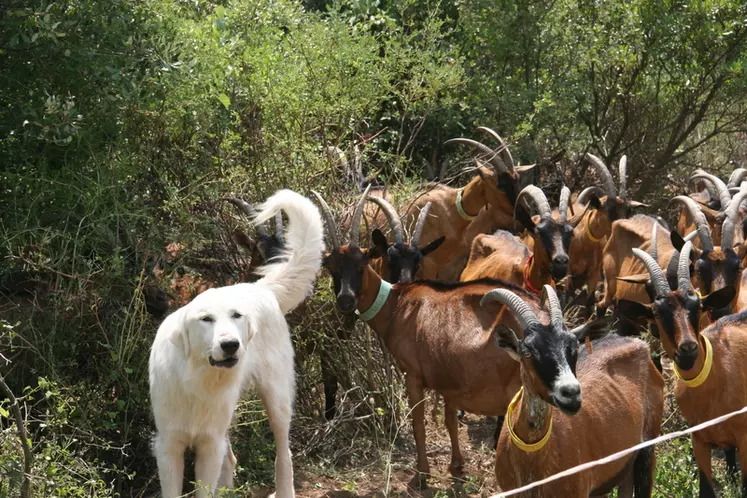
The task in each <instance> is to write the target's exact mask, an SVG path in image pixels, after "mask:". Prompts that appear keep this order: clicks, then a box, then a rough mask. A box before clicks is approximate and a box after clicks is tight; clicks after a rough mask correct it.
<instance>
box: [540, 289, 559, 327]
mask: <svg viewBox="0 0 747 498" xmlns="http://www.w3.org/2000/svg"><path fill="white" fill-rule="evenodd" d="M545 302H547V303H548V304H549V307H548V308H549V309H548V311H549V312H550V325H552V327H553V328H554V329H562V328H563V308H561V307H560V300H559V299H558V295H557V294H556V293H555V289H553V288H552V286H551V285H547V284H545V285H544V286H543V287H542V297H541V298H540V303H541V304H542V305H543V306H544V304H545Z"/></svg>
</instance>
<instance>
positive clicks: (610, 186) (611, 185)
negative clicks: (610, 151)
mask: <svg viewBox="0 0 747 498" xmlns="http://www.w3.org/2000/svg"><path fill="white" fill-rule="evenodd" d="M586 160H587V161H589V163H590V164H591V165H592V166H593V167H594V169H596V170H597V174H598V175H599V177H600V178H601V179H602V184H603V185H604V191H605V192H606V194H607V197H610V198H613V199H614V198H615V197H617V190H615V182H613V181H612V175H611V174H610V170H609V169H607V166H605V165H604V163H603V162H602V160H601V159H599V158H598V157H597V156H595V155H594V154H591V153H589V152H587V153H586Z"/></svg>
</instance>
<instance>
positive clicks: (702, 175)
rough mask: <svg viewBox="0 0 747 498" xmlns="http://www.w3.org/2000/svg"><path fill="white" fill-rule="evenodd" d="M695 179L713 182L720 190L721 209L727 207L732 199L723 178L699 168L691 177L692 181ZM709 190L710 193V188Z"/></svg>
mask: <svg viewBox="0 0 747 498" xmlns="http://www.w3.org/2000/svg"><path fill="white" fill-rule="evenodd" d="M693 180H707V181H709V182H711V184H712V185H713V186H714V187H716V191H717V192H718V198H719V200H720V201H721V211H723V210H724V209H726V207H727V206H728V205H729V201H731V194H730V193H729V189H728V188H727V187H726V184H724V182H723V181H721V178H719V177H717V176H715V175H712V174H710V173H706V172H705V171H703V170H702V169H699V170H697V171H696V172H695V174H694V175H693V176H691V177H690V181H693ZM708 192H709V193H710V190H709V191H708Z"/></svg>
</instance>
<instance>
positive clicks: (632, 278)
mask: <svg viewBox="0 0 747 498" xmlns="http://www.w3.org/2000/svg"><path fill="white" fill-rule="evenodd" d="M650 278H651V276H650V275H649V274H648V273H639V274H638V275H628V276H625V277H615V279H616V280H619V281H621V282H628V283H629V284H645V283H646V282H648V281H649V279H650Z"/></svg>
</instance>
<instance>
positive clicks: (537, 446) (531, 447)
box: [506, 386, 552, 453]
mask: <svg viewBox="0 0 747 498" xmlns="http://www.w3.org/2000/svg"><path fill="white" fill-rule="evenodd" d="M522 394H524V386H521V389H519V392H517V393H516V396H514V399H512V400H511V403H510V404H509V405H508V411H507V412H506V427H508V433H509V434H510V435H511V441H512V442H513V443H514V444H515V445H516V447H517V448H519V449H520V450H522V451H526V452H527V453H532V452H534V451H539V450H541V449H542V448H543V447H544V446H545V445H546V444H547V442H548V441H549V440H550V434H552V411H550V425H549V426H548V427H547V433H546V434H545V435H544V436H543V437H542V439H540V440H539V441H537V442H536V443H532V444H527V443H525V442H524V441H522V440H521V438H519V436H517V435H516V433H515V432H514V428H513V423H512V421H511V414H512V413H513V411H514V409H515V408H516V404H517V403H518V402H519V400H520V399H521V395H522ZM550 410H552V408H550Z"/></svg>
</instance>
